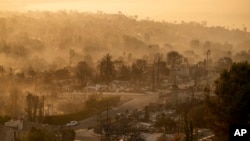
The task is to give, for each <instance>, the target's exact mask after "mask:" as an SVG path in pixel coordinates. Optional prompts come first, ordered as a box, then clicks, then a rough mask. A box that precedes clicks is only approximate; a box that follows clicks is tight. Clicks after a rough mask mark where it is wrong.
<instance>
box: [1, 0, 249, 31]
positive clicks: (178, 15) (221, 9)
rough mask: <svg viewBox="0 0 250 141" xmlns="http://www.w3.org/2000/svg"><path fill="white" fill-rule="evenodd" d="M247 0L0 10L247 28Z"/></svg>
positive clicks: (8, 4)
mask: <svg viewBox="0 0 250 141" xmlns="http://www.w3.org/2000/svg"><path fill="white" fill-rule="evenodd" d="M249 5H250V1H249V0H220V1H218V0H154V1H152V0H143V1H142V0H74V1H72V0H36V1H33V0H11V1H7V0H0V9H1V10H10V11H28V10H39V11H42V10H49V11H57V10H78V11H81V12H86V11H87V12H96V11H103V12H105V13H117V12H118V11H121V12H122V13H124V14H126V15H138V16H139V18H140V19H144V18H149V19H153V20H157V21H162V20H164V21H168V22H174V21H176V22H177V23H178V22H181V21H185V22H189V21H196V22H201V21H207V23H208V25H209V26H225V27H228V28H239V29H242V28H243V27H244V26H247V27H248V28H249V27H250V18H249V17H250V9H249Z"/></svg>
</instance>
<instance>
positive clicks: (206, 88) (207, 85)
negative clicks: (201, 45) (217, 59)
mask: <svg viewBox="0 0 250 141" xmlns="http://www.w3.org/2000/svg"><path fill="white" fill-rule="evenodd" d="M210 53H211V51H210V50H207V64H206V70H207V84H206V87H205V90H204V91H205V95H206V96H207V97H209V92H210V89H209V83H208V79H209V76H208V75H209V70H208V55H210Z"/></svg>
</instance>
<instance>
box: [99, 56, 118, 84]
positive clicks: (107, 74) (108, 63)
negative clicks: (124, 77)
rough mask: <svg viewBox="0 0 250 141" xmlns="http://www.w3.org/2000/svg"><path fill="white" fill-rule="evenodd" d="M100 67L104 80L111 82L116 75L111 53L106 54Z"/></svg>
mask: <svg viewBox="0 0 250 141" xmlns="http://www.w3.org/2000/svg"><path fill="white" fill-rule="evenodd" d="M99 68H100V75H101V79H102V82H105V83H110V82H111V81H112V79H113V77H114V75H115V67H114V62H113V61H112V56H111V55H110V54H106V55H105V56H104V57H103V58H102V60H101V62H100V64H99Z"/></svg>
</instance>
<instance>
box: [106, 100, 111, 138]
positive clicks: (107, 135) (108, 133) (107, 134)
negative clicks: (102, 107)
mask: <svg viewBox="0 0 250 141" xmlns="http://www.w3.org/2000/svg"><path fill="white" fill-rule="evenodd" d="M109 128H110V123H109V105H108V103H107V123H106V133H105V135H106V141H110V130H109Z"/></svg>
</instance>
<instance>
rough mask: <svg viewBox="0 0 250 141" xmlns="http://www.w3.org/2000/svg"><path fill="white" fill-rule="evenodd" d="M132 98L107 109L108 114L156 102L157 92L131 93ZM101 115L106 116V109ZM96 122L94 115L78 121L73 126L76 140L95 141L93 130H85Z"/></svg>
mask: <svg viewBox="0 0 250 141" xmlns="http://www.w3.org/2000/svg"><path fill="white" fill-rule="evenodd" d="M132 97H133V100H131V101H129V102H127V103H124V104H123V105H121V106H118V107H115V108H113V109H111V110H110V111H109V115H110V116H114V115H115V114H116V113H122V112H125V111H126V110H134V109H141V108H144V106H146V105H148V104H149V103H151V102H156V100H157V99H158V94H142V95H133V96H132ZM101 116H103V117H106V111H105V112H103V113H102V114H101ZM95 124H96V116H93V117H90V118H88V119H85V120H82V121H80V122H79V125H77V126H76V127H74V129H75V130H76V140H77V141H95V140H96V138H98V137H96V136H94V134H93V132H91V131H87V130H86V129H87V128H88V127H94V126H95Z"/></svg>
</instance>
